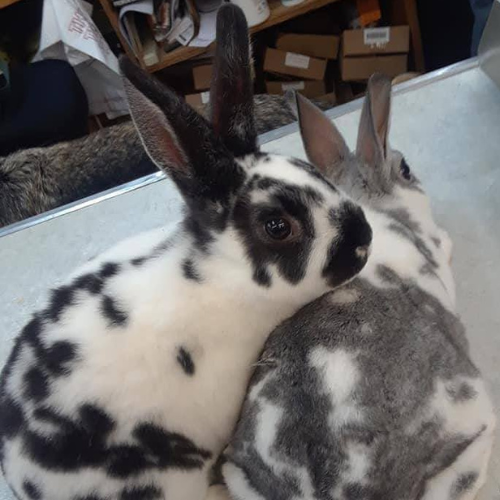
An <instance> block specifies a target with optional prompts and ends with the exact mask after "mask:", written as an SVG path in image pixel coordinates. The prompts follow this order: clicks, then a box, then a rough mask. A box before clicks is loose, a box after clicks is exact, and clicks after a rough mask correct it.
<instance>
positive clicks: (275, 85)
mask: <svg viewBox="0 0 500 500" xmlns="http://www.w3.org/2000/svg"><path fill="white" fill-rule="evenodd" d="M266 90H267V93H268V94H284V93H285V92H286V91H287V90H296V91H297V92H300V93H301V94H302V95H304V96H306V97H317V96H319V95H323V94H325V93H326V88H325V82H324V81H322V80H318V81H305V80H302V81H294V82H266Z"/></svg>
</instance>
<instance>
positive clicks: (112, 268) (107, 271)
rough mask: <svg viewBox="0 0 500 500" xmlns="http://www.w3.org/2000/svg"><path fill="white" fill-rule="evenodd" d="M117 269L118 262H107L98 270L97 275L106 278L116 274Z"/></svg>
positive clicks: (118, 269)
mask: <svg viewBox="0 0 500 500" xmlns="http://www.w3.org/2000/svg"><path fill="white" fill-rule="evenodd" d="M119 271H120V266H119V265H118V264H115V263H114V262H107V263H106V264H104V265H103V266H102V268H101V270H100V271H99V276H100V277H101V278H103V279H108V278H111V277H112V276H116V275H117V274H118V272H119Z"/></svg>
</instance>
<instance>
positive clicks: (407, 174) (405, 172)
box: [399, 158, 412, 181]
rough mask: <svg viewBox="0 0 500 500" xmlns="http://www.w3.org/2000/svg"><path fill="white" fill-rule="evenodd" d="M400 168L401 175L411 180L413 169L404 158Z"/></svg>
mask: <svg viewBox="0 0 500 500" xmlns="http://www.w3.org/2000/svg"><path fill="white" fill-rule="evenodd" d="M399 170H400V171H401V175H402V176H403V177H404V178H405V179H406V180H407V181H411V179H412V177H411V171H410V167H409V166H408V163H406V160H405V159H404V158H403V159H402V160H401V165H400V166H399Z"/></svg>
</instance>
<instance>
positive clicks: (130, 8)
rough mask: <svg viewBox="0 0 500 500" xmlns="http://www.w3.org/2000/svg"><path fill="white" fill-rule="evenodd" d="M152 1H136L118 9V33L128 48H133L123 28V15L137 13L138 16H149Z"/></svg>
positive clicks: (151, 10)
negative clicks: (124, 39) (120, 33)
mask: <svg viewBox="0 0 500 500" xmlns="http://www.w3.org/2000/svg"><path fill="white" fill-rule="evenodd" d="M153 10H154V9H153V0H137V1H136V2H134V3H129V4H128V5H124V6H123V7H122V8H121V9H120V14H119V16H118V17H119V19H120V31H121V32H122V35H123V36H124V37H125V38H126V40H127V42H128V44H129V45H130V47H133V45H132V41H131V40H130V33H129V32H128V31H127V28H126V26H125V14H127V12H138V13H139V14H147V15H149V16H151V15H153Z"/></svg>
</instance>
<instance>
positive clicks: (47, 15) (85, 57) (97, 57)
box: [37, 0, 128, 119]
mask: <svg viewBox="0 0 500 500" xmlns="http://www.w3.org/2000/svg"><path fill="white" fill-rule="evenodd" d="M37 59H63V60H65V61H68V62H69V63H70V64H71V65H72V66H73V67H74V68H75V71H76V74H77V75H78V77H79V79H80V81H81V83H82V86H83V88H84V89H85V92H86V94H87V98H88V101H89V112H90V114H91V115H96V114H101V113H105V114H106V115H107V116H108V118H110V119H112V118H116V117H118V116H122V115H125V114H128V106H127V101H126V96H125V91H124V88H123V83H122V79H121V77H120V75H119V69H118V60H117V59H116V57H115V55H114V54H113V52H112V51H111V49H110V48H109V46H108V44H107V43H106V41H105V40H104V38H103V36H102V35H101V33H100V31H99V30H98V29H97V27H96V26H95V24H94V22H93V21H92V19H91V17H90V14H89V6H88V4H86V3H85V2H83V1H82V0H45V1H44V3H43V17H42V31H41V35H40V50H39V53H38V55H37Z"/></svg>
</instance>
